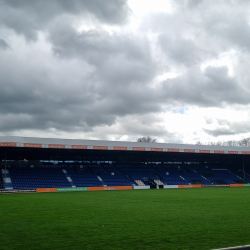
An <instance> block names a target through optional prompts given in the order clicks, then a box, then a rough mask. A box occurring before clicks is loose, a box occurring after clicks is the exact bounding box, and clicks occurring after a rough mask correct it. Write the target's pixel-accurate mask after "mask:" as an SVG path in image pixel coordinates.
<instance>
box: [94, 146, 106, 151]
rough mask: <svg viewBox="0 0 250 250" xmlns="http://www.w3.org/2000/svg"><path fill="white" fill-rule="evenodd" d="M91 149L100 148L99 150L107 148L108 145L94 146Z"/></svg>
mask: <svg viewBox="0 0 250 250" xmlns="http://www.w3.org/2000/svg"><path fill="white" fill-rule="evenodd" d="M93 149H101V150H108V149H109V147H108V146H94V147H93Z"/></svg>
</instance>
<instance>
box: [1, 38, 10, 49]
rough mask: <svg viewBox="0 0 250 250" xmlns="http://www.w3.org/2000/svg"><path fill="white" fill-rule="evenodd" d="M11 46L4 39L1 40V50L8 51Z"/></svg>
mask: <svg viewBox="0 0 250 250" xmlns="http://www.w3.org/2000/svg"><path fill="white" fill-rule="evenodd" d="M8 48H9V45H8V43H7V42H6V41H5V40H4V39H0V49H8Z"/></svg>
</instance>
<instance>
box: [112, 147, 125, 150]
mask: <svg viewBox="0 0 250 250" xmlns="http://www.w3.org/2000/svg"><path fill="white" fill-rule="evenodd" d="M113 149H114V150H128V148H127V147H113Z"/></svg>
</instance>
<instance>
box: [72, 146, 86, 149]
mask: <svg viewBox="0 0 250 250" xmlns="http://www.w3.org/2000/svg"><path fill="white" fill-rule="evenodd" d="M71 148H72V149H88V146H84V145H72V146H71Z"/></svg>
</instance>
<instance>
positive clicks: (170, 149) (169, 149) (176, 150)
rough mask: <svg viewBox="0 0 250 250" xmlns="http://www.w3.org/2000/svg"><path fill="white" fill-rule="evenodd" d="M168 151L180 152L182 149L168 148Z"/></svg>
mask: <svg viewBox="0 0 250 250" xmlns="http://www.w3.org/2000/svg"><path fill="white" fill-rule="evenodd" d="M168 152H180V149H177V148H168Z"/></svg>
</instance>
